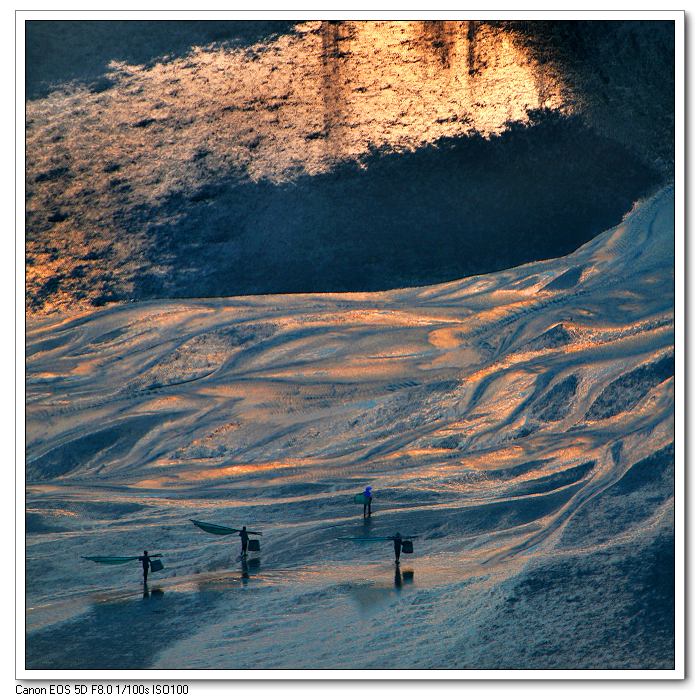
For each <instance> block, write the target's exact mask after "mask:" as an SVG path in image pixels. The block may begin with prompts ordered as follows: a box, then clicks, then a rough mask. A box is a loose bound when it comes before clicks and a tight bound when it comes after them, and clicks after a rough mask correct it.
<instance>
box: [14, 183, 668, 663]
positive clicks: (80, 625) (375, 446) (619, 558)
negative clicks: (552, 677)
mask: <svg viewBox="0 0 700 700" xmlns="http://www.w3.org/2000/svg"><path fill="white" fill-rule="evenodd" d="M672 232H673V190H672V189H670V188H665V189H663V190H661V191H660V192H658V193H657V194H656V195H655V196H654V197H652V198H651V199H649V200H648V201H646V202H644V203H642V204H639V205H638V206H636V207H635V209H634V210H633V211H632V213H631V214H630V215H629V216H628V217H627V218H626V219H625V220H624V221H623V222H622V223H621V224H620V225H619V226H617V227H615V228H613V229H611V230H610V231H606V232H604V233H602V234H601V235H599V236H598V237H596V238H595V239H593V240H592V241H590V242H589V243H587V244H585V245H584V246H583V247H581V248H580V249H578V250H577V251H576V252H574V253H573V254H571V255H568V256H565V257H561V258H557V259H555V260H549V261H545V262H538V263H531V264H527V265H524V266H521V267H518V268H514V269H509V270H505V271H501V272H496V273H492V274H489V275H482V276H476V277H470V278H466V279H462V280H457V281H455V282H450V283H445V284H440V285H434V286H428V287H417V288H411V289H398V290H392V291H387V292H375V293H370V292H362V293H353V294H305V295H277V296H275V295H272V296H258V297H239V298H227V299H216V300H213V299H199V300H198V299H189V300H180V301H178V300H173V301H151V302H144V303H139V304H132V305H121V306H120V305H115V306H112V307H108V308H106V309H103V310H97V311H95V310H92V311H90V310H87V311H82V312H81V311H76V312H74V313H60V314H53V315H49V316H43V317H37V318H34V319H31V320H30V321H29V324H28V329H27V479H28V484H27V608H28V609H27V621H28V637H27V663H28V666H29V667H31V668H96V667H106V668H141V667H149V668H180V667H186V668H311V667H313V668H365V667H371V668H406V667H409V668H423V667H435V668H455V667H458V668H461V667H465V668H510V667H515V668H542V667H546V668H571V667H576V668H669V667H672V666H673V627H672V620H673V615H672V610H673V596H672V591H673V588H672V574H673V559H672V551H673V548H672V538H673V503H674V494H673V468H674V452H673V427H674V413H673V408H674V404H673V401H674V378H673V374H674V369H673V357H674V355H673V343H674V318H673V275H672V269H673V235H672ZM368 484H371V485H372V486H373V487H374V490H375V501H374V504H373V506H374V511H375V512H374V513H373V515H372V517H371V519H368V520H364V521H363V518H362V514H361V511H360V507H359V506H357V505H356V504H354V503H353V502H352V501H353V495H354V494H356V493H359V492H361V491H362V490H363V488H364V487H365V486H366V485H368ZM189 518H197V519H200V520H204V521H208V522H214V523H220V524H224V525H230V526H232V527H240V526H241V525H242V524H247V525H248V526H249V527H251V528H252V529H260V530H262V532H263V536H262V537H261V538H260V539H261V541H262V551H261V553H260V556H259V560H260V561H259V565H257V564H252V566H251V563H249V565H248V571H247V572H245V571H243V570H242V567H241V564H240V563H238V562H236V561H235V558H236V554H237V544H238V542H237V539H236V538H235V537H234V538H217V537H215V536H212V535H208V534H206V533H204V532H202V531H201V530H197V529H195V528H194V527H193V526H192V524H191V523H190V522H189V521H188V519H189ZM397 530H398V531H401V532H403V533H404V534H407V533H408V534H414V535H419V537H418V538H417V539H416V540H415V541H414V546H415V554H413V555H410V554H406V555H404V556H403V558H402V565H401V569H400V570H399V571H398V572H397V571H396V570H395V568H394V566H393V561H392V560H393V548H392V546H391V543H390V542H380V543H374V542H370V543H362V544H355V543H352V542H347V541H341V540H338V539H337V538H339V537H347V536H366V535H370V536H377V535H380V536H384V535H389V534H392V533H393V532H396V531H397ZM143 549H148V550H149V551H151V552H155V551H159V552H163V554H164V562H165V565H166V568H165V570H164V571H163V572H159V573H156V574H153V575H152V577H151V588H150V591H149V596H148V597H146V598H144V597H143V592H142V589H141V587H140V584H139V580H140V567H139V565H138V563H136V564H135V565H134V566H130V565H126V566H121V567H116V566H115V567H99V566H98V565H96V564H92V563H90V562H85V561H83V560H81V559H80V556H81V555H97V554H104V555H122V554H124V555H126V554H134V555H135V554H137V553H138V552H139V551H141V550H143ZM251 558H252V557H251ZM242 642H245V643H244V644H242ZM426 648H429V649H430V654H428V655H426V652H425V650H426ZM397 649H400V650H401V651H400V654H399V653H398V652H397ZM110 650H111V651H110Z"/></svg>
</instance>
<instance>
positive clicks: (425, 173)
mask: <svg viewBox="0 0 700 700" xmlns="http://www.w3.org/2000/svg"><path fill="white" fill-rule="evenodd" d="M659 182H660V176H659V174H658V173H657V172H656V171H654V170H652V169H650V168H649V167H648V166H646V165H644V164H643V162H642V161H641V160H640V159H638V158H636V157H635V156H634V155H632V154H631V153H630V152H629V151H627V150H625V149H624V148H623V147H622V146H621V145H620V144H619V143H617V142H616V141H613V140H610V139H606V138H603V137H601V136H600V135H598V134H596V133H595V132H594V131H593V130H591V129H589V128H587V127H586V126H585V125H584V124H583V122H582V121H580V120H578V119H576V118H569V119H567V118H564V117H561V116H559V115H558V114H556V113H552V112H542V113H538V114H533V115H532V121H531V123H530V125H522V124H513V125H511V127H510V128H509V129H508V130H507V131H506V132H505V133H504V134H503V135H501V136H499V137H494V138H492V139H485V138H483V137H480V136H476V135H475V136H471V137H460V138H456V139H450V140H443V141H440V142H438V143H437V145H435V146H427V147H425V148H422V149H420V150H418V151H416V152H414V153H408V154H406V153H403V154H398V153H382V152H374V153H373V154H372V155H371V156H369V157H367V158H365V159H364V160H363V162H362V163H361V164H359V165H358V164H355V163H349V164H345V165H342V166H339V167H337V168H336V169H334V170H333V171H332V172H331V173H328V174H323V175H317V176H306V175H304V176H301V177H299V178H298V179H297V180H295V181H294V182H293V183H290V184H284V185H273V184H270V183H266V182H260V183H251V182H249V181H246V180H245V179H244V178H243V177H235V176H232V177H231V178H229V179H225V180H224V179H222V180H220V181H217V182H211V183H210V184H208V185H206V186H204V187H201V188H200V189H199V190H197V191H194V192H179V193H175V194H173V195H172V196H171V197H170V198H169V199H168V201H167V203H166V204H164V205H163V207H161V208H160V209H158V210H155V211H151V212H141V214H140V216H143V217H144V218H145V219H146V220H149V221H163V220H165V219H168V220H169V222H170V223H168V224H167V225H162V224H153V225H151V226H150V228H149V230H148V240H149V244H150V246H151V251H150V259H151V263H153V264H158V265H163V266H165V267H167V269H168V270H169V272H168V274H167V275H162V276H155V275H153V274H149V273H146V274H142V275H140V276H139V277H137V278H136V280H135V282H136V284H135V297H136V298H137V299H147V298H160V297H192V296H228V295H238V294H261V293H282V292H327V291H357V290H364V291H367V290H382V289H390V288H395V287H403V286H416V285H427V284H433V283H438V282H444V281H447V280H452V279H456V278H460V277H465V276H468V275H474V274H479V273H486V272H492V271H496V270H501V269H505V268H510V267H513V266H516V265H520V264H522V263H526V262H530V261H534V260H542V259H547V258H553V257H558V256H561V255H565V254H567V253H570V252H572V251H573V250H575V249H576V248H578V247H579V246H580V245H582V244H583V243H584V242H586V241H588V240H590V239H591V238H593V237H594V236H596V235H597V234H599V233H601V232H602V231H604V230H606V229H607V228H609V227H611V226H614V225H615V224H617V223H618V222H619V221H620V220H621V218H622V217H623V215H624V214H625V213H626V212H627V211H628V210H629V209H630V207H631V206H632V204H633V202H634V201H635V200H636V199H638V198H640V197H642V196H643V195H645V194H646V193H648V192H649V191H650V190H651V189H652V188H653V187H654V186H655V185H657V184H658V183H659Z"/></svg>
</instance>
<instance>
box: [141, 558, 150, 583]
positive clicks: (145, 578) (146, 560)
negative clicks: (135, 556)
mask: <svg viewBox="0 0 700 700" xmlns="http://www.w3.org/2000/svg"><path fill="white" fill-rule="evenodd" d="M139 561H140V562H141V564H142V565H143V585H144V586H145V585H146V582H147V581H148V567H149V566H150V565H151V558H150V557H149V556H148V552H147V551H146V550H145V549H144V550H143V556H142V557H139Z"/></svg>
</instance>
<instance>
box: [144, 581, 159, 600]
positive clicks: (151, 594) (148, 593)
mask: <svg viewBox="0 0 700 700" xmlns="http://www.w3.org/2000/svg"><path fill="white" fill-rule="evenodd" d="M163 595H164V593H163V589H162V588H154V589H153V590H151V589H150V588H149V587H148V584H147V583H144V584H143V597H144V598H162V597H163Z"/></svg>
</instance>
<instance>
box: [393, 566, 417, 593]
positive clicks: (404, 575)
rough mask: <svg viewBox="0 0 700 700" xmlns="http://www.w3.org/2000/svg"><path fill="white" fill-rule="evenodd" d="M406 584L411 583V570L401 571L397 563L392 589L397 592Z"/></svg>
mask: <svg viewBox="0 0 700 700" xmlns="http://www.w3.org/2000/svg"><path fill="white" fill-rule="evenodd" d="M408 583H413V570H412V569H407V570H406V571H403V572H402V571H401V564H399V563H398V562H397V564H396V568H395V569H394V587H395V588H396V589H397V590H399V589H401V588H402V587H403V586H405V585H406V584H408Z"/></svg>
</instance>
